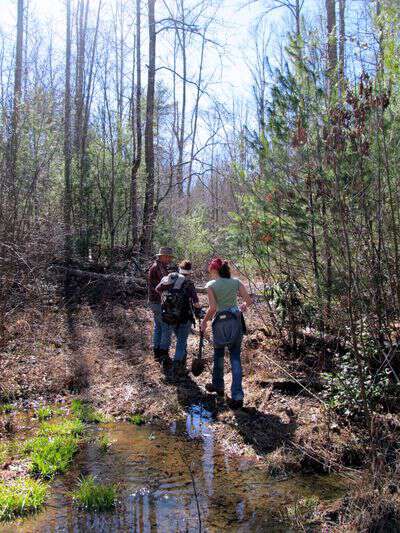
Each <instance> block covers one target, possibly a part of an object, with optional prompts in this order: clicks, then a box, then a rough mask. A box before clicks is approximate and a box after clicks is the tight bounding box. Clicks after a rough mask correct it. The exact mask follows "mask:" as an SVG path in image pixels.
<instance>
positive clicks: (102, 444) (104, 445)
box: [98, 435, 112, 453]
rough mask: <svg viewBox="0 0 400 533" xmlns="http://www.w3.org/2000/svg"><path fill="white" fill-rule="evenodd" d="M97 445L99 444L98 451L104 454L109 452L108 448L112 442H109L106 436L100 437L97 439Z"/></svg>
mask: <svg viewBox="0 0 400 533" xmlns="http://www.w3.org/2000/svg"><path fill="white" fill-rule="evenodd" d="M98 444H99V448H100V451H101V452H102V453H106V452H107V451H108V450H109V448H110V447H111V444H112V442H111V440H110V437H109V436H108V435H102V436H101V437H99V439H98Z"/></svg>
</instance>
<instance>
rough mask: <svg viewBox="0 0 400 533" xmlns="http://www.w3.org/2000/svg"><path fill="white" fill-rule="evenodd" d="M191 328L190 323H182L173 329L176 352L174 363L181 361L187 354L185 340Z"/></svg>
mask: <svg viewBox="0 0 400 533" xmlns="http://www.w3.org/2000/svg"><path fill="white" fill-rule="evenodd" d="M191 327H192V323H191V322H190V321H189V322H184V323H183V324H179V326H178V327H176V328H175V330H174V331H175V335H176V351H175V358H174V360H175V361H183V360H184V359H185V357H186V352H187V340H188V337H189V333H190V329H191Z"/></svg>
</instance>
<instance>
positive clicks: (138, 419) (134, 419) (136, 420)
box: [128, 415, 145, 426]
mask: <svg viewBox="0 0 400 533" xmlns="http://www.w3.org/2000/svg"><path fill="white" fill-rule="evenodd" d="M128 422H130V423H131V424H135V426H142V425H143V424H144V422H145V421H144V418H143V417H142V415H131V416H128Z"/></svg>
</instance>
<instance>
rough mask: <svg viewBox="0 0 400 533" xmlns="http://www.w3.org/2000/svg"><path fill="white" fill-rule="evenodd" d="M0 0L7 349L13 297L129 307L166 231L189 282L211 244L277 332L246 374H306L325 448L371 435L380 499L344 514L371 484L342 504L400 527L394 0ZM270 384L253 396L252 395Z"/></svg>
mask: <svg viewBox="0 0 400 533" xmlns="http://www.w3.org/2000/svg"><path fill="white" fill-rule="evenodd" d="M7 3H8V4H9V6H8V7H9V14H8V15H7V17H6V18H5V22H4V23H3V25H1V26H0V30H1V31H0V111H1V115H0V349H1V350H4V361H6V360H7V361H11V359H12V357H13V355H12V351H10V352H9V351H8V350H9V346H10V343H12V342H13V341H12V340H10V339H12V335H13V333H12V331H14V330H13V328H14V324H15V323H18V324H19V323H20V322H19V321H20V320H25V318H23V316H22V315H20V314H19V313H23V312H24V310H25V309H31V308H33V309H35V308H36V306H39V307H40V305H42V303H43V301H47V299H48V298H50V297H48V294H50V293H51V294H52V296H51V299H53V300H55V299H56V297H55V296H54V294H57V301H58V302H59V305H60V309H63V312H64V310H65V309H66V312H67V314H68V313H71V308H72V306H75V305H77V306H78V305H82V306H84V305H86V303H87V302H89V303H88V304H87V305H90V306H93V305H95V304H94V302H96V304H98V303H99V302H100V305H102V302H103V300H104V301H106V302H108V303H109V302H113V305H114V304H115V303H116V302H117V303H118V302H119V303H120V304H121V305H125V306H129V305H130V304H129V302H131V301H135V304H134V305H135V306H136V305H138V306H139V307H141V308H142V307H143V308H144V306H145V303H144V300H143V298H144V294H145V273H146V271H147V269H148V267H149V265H150V261H151V259H152V258H153V256H154V254H155V253H156V251H157V250H158V249H159V248H160V247H163V246H170V245H171V243H172V245H173V247H174V250H175V253H176V256H177V258H178V259H179V260H181V259H183V258H185V257H187V258H189V259H190V260H191V261H192V263H193V267H194V270H195V271H196V274H197V278H196V284H197V285H198V286H200V285H202V286H204V284H205V280H206V276H207V273H206V265H207V263H208V262H209V261H210V260H211V259H212V258H213V257H215V256H222V257H224V258H225V257H226V258H227V259H229V261H230V264H231V266H232V268H233V269H234V272H235V275H237V276H238V277H240V279H241V280H242V281H243V282H244V283H246V284H247V286H248V287H249V289H250V290H249V292H250V293H251V294H252V295H254V296H255V297H256V300H257V305H256V308H257V311H254V317H252V323H251V324H250V333H251V334H252V335H253V337H251V339H250V341H249V346H250V345H251V343H255V344H257V347H258V346H259V345H260V341H259V337H257V335H258V334H259V335H261V333H260V332H262V331H266V332H267V333H266V334H265V336H267V337H268V338H270V340H271V339H273V341H271V343H272V344H273V346H274V349H275V348H276V346H275V344H274V343H277V345H279V349H278V348H276V350H277V352H278V351H279V357H278V356H276V354H275V352H273V350H272V348H268V349H267V348H266V349H265V350H264V353H263V359H262V361H263V363H260V364H258V363H257V365H258V366H256V365H255V366H254V367H252V366H251V365H250V363H249V365H250V366H251V371H249V375H250V374H251V377H252V378H253V377H254V375H256V373H257V372H260V374H262V375H263V376H264V372H265V373H266V374H268V372H272V370H271V365H272V367H273V369H274V370H273V371H276V369H277V368H278V369H279V370H281V369H282V368H283V369H284V372H285V373H286V374H285V379H286V378H287V374H289V376H290V378H292V377H293V375H294V376H296V379H297V381H298V382H299V383H300V384H301V386H303V384H305V385H304V386H305V387H306V388H308V387H309V384H310V383H312V384H313V386H314V385H315V388H316V390H317V389H318V394H317V396H318V399H317V402H318V405H320V409H321V412H320V414H319V415H318V416H320V417H321V419H322V418H324V417H326V418H324V424H325V425H324V429H319V430H318V431H321V432H322V431H325V430H326V431H327V435H325V434H324V435H325V437H326V442H327V443H328V444H327V448H329V450H330V451H331V452H332V454H334V453H337V449H338V448H339V444H337V443H335V444H332V441H331V440H330V439H331V437H332V435H331V434H332V432H333V433H335V431H336V428H337V427H340V428H342V431H343V433H344V432H345V431H351V432H352V433H351V435H352V437H351V439H352V438H353V436H354V440H356V441H357V445H358V446H360V447H363V448H364V449H365V450H366V452H365V456H364V457H363V461H362V468H363V473H364V474H365V473H366V474H365V475H366V477H365V479H367V482H366V486H367V487H368V489H366V491H367V492H368V491H376V494H377V496H376V502H375V504H374V506H373V511H371V516H370V515H368V517H369V518H365V515H364V514H363V519H361V518H360V519H359V521H358V522H357V520H358V519H356V518H354V516H355V514H356V513H355V511H354V508H357V505H358V504H359V505H360V507H361V508H362V509H368V507H369V503H370V502H368V501H365V502H364V501H363V502H361V503H360V500H357V498H353V500H351V502H353V503H347V504H346V505H347V507H346V510H345V511H343V514H342V515H341V516H342V518H343V517H345V518H343V523H345V522H346V521H348V523H350V524H352V526H353V527H355V530H359V531H364V530H365V531H380V530H382V531H383V530H384V529H379V528H378V529H374V527H375V526H376V524H377V523H378V524H379V523H380V522H379V520H380V519H381V518H382V516H383V515H385V512H387V513H388V514H389V515H390V517H391V518H390V520H392V519H393V520H394V521H395V522H396V524H397V526H396V527H399V526H398V524H399V523H400V507H399V505H398V501H397V499H398V497H397V486H398V467H397V459H398V453H399V449H398V444H397V442H398V436H399V427H400V424H399V421H398V401H399V398H400V388H399V387H400V382H399V376H400V344H399V339H400V330H399V323H400V322H399V320H400V243H399V227H400V207H399V206H400V197H399V190H400V177H399V173H398V168H399V163H400V160H399V158H400V152H399V144H400V128H399V120H400V96H399V95H400V91H399V89H400V64H399V59H398V58H399V52H400V40H399V35H400V6H399V3H398V2H397V0H373V1H372V0H371V1H367V0H361V1H360V2H350V0H349V1H347V2H346V0H318V2H311V1H308V0H258V1H256V0H254V1H250V2H246V1H245V0H243V1H240V0H235V2H234V3H233V4H234V7H232V6H231V5H229V6H228V5H227V2H225V1H222V2H216V1H214V0H200V1H192V0H157V1H156V0H96V1H93V2H92V1H89V0H66V2H57V10H58V15H59V17H58V15H57V17H58V18H57V20H56V18H55V15H53V18H54V21H53V22H54V27H51V25H48V24H47V22H46V21H45V20H44V17H43V15H42V19H41V15H40V13H41V11H40V10H39V8H38V6H37V5H36V4H35V2H34V1H33V0H15V1H11V0H10V1H9V2H7ZM356 4H357V5H356ZM232 10H233V11H232ZM232 12H233V13H234V20H232V21H231V20H229V16H230V15H229V14H228V13H230V14H232ZM242 18H243V22H242ZM241 34H242V35H241ZM62 281H67V282H68V283H66V284H65V285H64V284H63V283H62ZM59 285H60V287H59ZM54 287H56V288H54ZM65 287H68V290H67V291H66V292H65ZM52 291H54V294H53V292H52ZM58 298H59V299H58ZM136 299H138V300H140V301H141V303H140V304H137V302H136ZM85 302H86V303H85ZM108 303H107V305H108ZM132 305H133V304H132ZM63 306H65V308H64V307H63ZM74 309H75V308H74ZM91 309H92V308H91ZM29 312H30V311H29ZM97 319H98V317H97ZM136 319H137V317H136V318H135V320H136ZM253 319H254V323H253ZM43 320H44V319H43ZM68 320H69V322H68V324H69V326H70V328H71V327H72V326H71V324H72V323H75V322H74V320H75V319H74V320H72V319H71V317H70V316H68ZM102 320H103V319H102ZM118 320H119V319H118ZM118 320H117V322H118ZM137 320H138V321H139V322H138V323H141V322H140V320H142V319H141V318H140V317H139V318H138V319H137ZM28 322H29V320H28ZM77 322H79V320H78V321H77ZM100 322H101V321H100ZM104 323H106V324H107V327H109V324H108V323H107V321H104ZM254 324H257V326H255V325H254ZM103 326H104V324H103ZM104 327H106V326H104ZM141 327H142V328H143V327H144V326H141ZM143 331H144V330H141V331H140V332H139V333H138V332H137V331H136V332H135V335H137V336H138V337H143V338H144V337H145V336H146V335H145V334H144V333H143ZM10 332H11V333H10ZM257 332H258V333H257ZM262 335H264V334H262ZM262 338H263V342H264V337H262ZM124 342H125V340H124V341H123V342H122V344H123V343H124ZM261 344H262V343H261ZM250 347H251V346H250ZM316 347H317V348H316ZM69 349H70V348H68V350H69ZM142 349H143V350H145V348H142ZM146 349H147V348H146ZM249 349H250V348H249ZM10 350H11V348H10ZM99 351H100V350H99ZM316 352H317V353H316ZM68 353H69V352H68ZM264 356H265V357H264ZM314 356H315V357H314ZM7 358H8V359H7ZM310 359H311V360H312V363H311V364H310V365H309V364H308V363H307V361H308V360H310ZM270 360H272V363H271V361H270ZM274 361H275V363H274ZM74 364H75V363H74ZM263 364H264V365H265V367H264V366H262V365H263ZM274 364H275V367H274ZM66 366H68V365H66ZM250 366H249V368H250ZM267 367H268V371H267ZM71 368H72V367H71ZM260 368H261V369H262V370H260ZM299 368H300V370H299ZM304 369H305V370H304ZM297 371H299V372H300V373H301V372H305V374H304V375H303V374H301V375H300V374H297V373H296V372H297ZM71 372H72V371H71ZM281 377H282V376H280V378H281ZM13 379H14V378H13ZM57 379H58V378H57ZM59 379H60V380H61V378H59ZM68 379H70V378H68ZM257 379H258V377H257ZM257 379H256V377H254V379H253V381H251V385H249V386H251V387H253V386H254V387H255V386H256V385H255V383H258V381H257ZM274 379H275V378H274ZM71 380H72V378H71ZM61 381H62V380H61ZM61 381H60V382H61ZM72 381H73V380H72ZM259 381H261V382H263V383H268V384H269V383H271V382H273V380H272V378H271V376H267V377H265V376H264V377H263V378H262V379H261V378H259ZM10 382H12V383H13V386H14V381H13V380H11V381H10ZM74 386H75V385H74ZM257 386H258V385H257ZM57 387H59V382H58V381H57ZM71 387H72V386H71ZM272 388H273V385H272ZM272 388H271V394H272ZM17 389H18V387H17ZM72 389H74V387H72ZM283 389H284V386H283ZM300 389H301V387H300ZM13 390H14V389H13ZM74 390H75V389H74ZM301 390H303V389H301ZM303 392H304V391H303ZM178 393H179V391H178ZM8 394H9V393H8V392H7V394H6V393H4V398H6V396H7V398H8ZM21 394H22V393H21ZM165 394H166V393H165ZM260 394H261V392H260ZM262 394H263V395H264V396H265V398H267V395H268V394H269V393H268V392H266V391H263V392H262ZM11 396H12V394H11ZM16 396H18V394H16ZM178 396H179V394H178ZM264 396H263V397H262V399H259V404H258V405H255V406H252V407H251V408H254V409H256V408H257V409H261V407H260V405H261V406H263V409H267V407H268V406H267V403H268V402H267V400H266V399H265V398H264ZM257 398H258V397H257ZM0 399H2V398H1V397H0ZM17 399H18V398H16V400H17ZM257 401H258V400H257ZM181 403H182V402H181ZM185 407H186V406H185ZM171 409H172V408H171ZM285 412H286V411H285ZM321 413H322V414H321ZM253 414H254V413H253ZM264 414H265V413H264ZM257 416H258V415H257ZM260 418H262V417H261V415H260ZM289 418H290V421H291V422H290V423H292V422H293V420H292V418H293V417H289ZM332 420H334V421H335V422H334V423H333V422H332ZM332 424H335V425H334V426H332ZM299 425H300V426H301V424H299ZM266 426H267V424H264V425H263V426H262V427H263V428H264V429H265V427H266ZM321 427H322V426H321ZM332 427H334V430H332ZM344 428H346V429H344ZM349 428H350V429H349ZM265 431H267V430H265ZM346 435H347V437H346V438H348V440H351V439H350V437H348V434H347V433H346ZM325 437H324V438H325ZM247 438H250V437H248V435H247ZM321 439H322V437H321ZM305 440H306V441H307V439H305ZM305 440H304V438H303V436H301V437H299V440H298V441H295V442H296V445H298V446H306V444H304V442H305ZM307 443H308V441H307ZM253 445H254V446H255V447H256V445H255V444H254V443H253ZM336 445H337V447H336V448H335V446H336ZM341 445H344V444H343V442H342V443H341ZM293 446H294V444H293ZM307 446H308V444H307ZM311 449H312V446H311V445H310V446H309V447H308V448H307V450H309V451H310V450H311ZM332 450H334V451H332ZM263 453H264V452H263ZM265 453H266V452H265ZM310 453H311V452H310ZM339 455H340V454H339ZM343 455H345V454H344V452H343ZM318 460H319V461H321V460H322V462H323V463H324V465H325V467H324V468H325V470H329V468H330V466H328V467H327V466H326V465H327V464H328V463H329V461H328V460H327V459H326V457H325V456H324V457H323V459H321V457H320V458H319V459H318ZM335 460H336V461H337V463H339V462H340V461H341V460H342V459H338V456H337V455H335ZM343 463H344V460H343ZM342 466H343V465H342ZM350 466H351V467H353V465H350ZM357 466H360V465H357ZM393 486H396V491H394V492H393V493H391V492H390V490H391V489H390V487H393ZM368 493H369V494H370V492H368ZM349 501H350V500H349ZM354 502H358V503H354ZM353 504H354V508H352V507H351V506H352V505H353ZM368 512H369V511H368ZM366 513H367V511H366ZM367 514H368V513H367ZM349 517H350V518H349ZM364 518H365V522H363V520H364ZM375 519H376V522H374V520H375ZM388 520H389V519H388ZM390 520H389V521H390ZM336 526H337V527H340V524H336ZM336 526H335V527H336ZM321 527H322V526H321ZM376 527H378V526H376ZM349 530H350V529H349Z"/></svg>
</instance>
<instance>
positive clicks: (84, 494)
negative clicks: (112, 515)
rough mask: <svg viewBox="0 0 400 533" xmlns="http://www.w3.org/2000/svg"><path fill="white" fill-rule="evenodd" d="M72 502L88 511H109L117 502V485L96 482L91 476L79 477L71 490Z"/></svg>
mask: <svg viewBox="0 0 400 533" xmlns="http://www.w3.org/2000/svg"><path fill="white" fill-rule="evenodd" d="M72 498H73V500H74V502H75V503H76V504H77V505H79V506H80V507H83V508H84V509H86V510H88V511H110V510H111V509H113V508H114V507H115V504H116V502H117V487H116V485H111V484H101V483H97V482H96V480H95V478H94V477H93V476H87V477H84V478H81V479H80V480H79V482H78V487H77V489H76V490H74V491H73V492H72Z"/></svg>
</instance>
